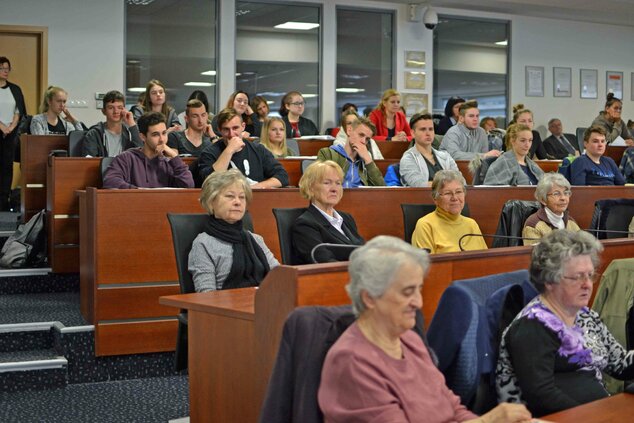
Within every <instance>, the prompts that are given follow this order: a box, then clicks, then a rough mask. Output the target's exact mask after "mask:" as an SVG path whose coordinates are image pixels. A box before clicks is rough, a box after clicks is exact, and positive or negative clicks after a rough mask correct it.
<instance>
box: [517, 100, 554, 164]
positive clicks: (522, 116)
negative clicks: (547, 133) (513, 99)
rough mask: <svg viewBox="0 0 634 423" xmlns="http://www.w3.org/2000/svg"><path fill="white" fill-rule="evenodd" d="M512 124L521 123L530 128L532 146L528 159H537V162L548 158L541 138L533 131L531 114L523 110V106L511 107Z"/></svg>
mask: <svg viewBox="0 0 634 423" xmlns="http://www.w3.org/2000/svg"><path fill="white" fill-rule="evenodd" d="M513 123H521V124H522V125H526V126H528V127H529V128H530V130H531V132H532V133H533V144H532V145H531V151H530V153H529V155H528V157H530V158H531V159H532V158H535V157H536V158H538V159H539V160H545V159H547V158H548V153H547V152H546V147H544V144H543V142H542V137H541V135H539V132H537V131H536V130H534V129H533V128H534V126H535V121H534V120H533V112H531V111H530V110H528V109H526V108H524V105H523V104H516V105H515V106H513V121H512V122H511V124H513Z"/></svg>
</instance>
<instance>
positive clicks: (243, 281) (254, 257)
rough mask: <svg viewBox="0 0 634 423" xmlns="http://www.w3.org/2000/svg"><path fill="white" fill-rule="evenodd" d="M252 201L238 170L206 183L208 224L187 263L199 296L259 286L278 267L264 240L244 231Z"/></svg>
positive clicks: (213, 176)
mask: <svg viewBox="0 0 634 423" xmlns="http://www.w3.org/2000/svg"><path fill="white" fill-rule="evenodd" d="M251 198H252V193H251V187H250V186H249V183H248V182H247V180H246V178H245V177H244V175H242V173H241V172H240V171H239V170H237V169H229V170H226V171H224V172H214V173H212V174H211V175H210V176H209V177H208V178H207V179H205V182H204V183H203V186H202V190H201V192H200V204H201V205H202V206H203V208H204V209H205V210H206V211H207V212H208V213H209V222H208V223H207V226H206V228H205V232H202V233H200V234H199V235H198V236H197V237H196V239H194V242H193V244H192V250H191V252H190V253H189V263H188V265H189V272H190V273H191V274H192V279H193V281H194V285H195V287H196V292H206V291H215V290H219V289H232V288H244V287H247V286H258V285H259V284H260V282H262V279H264V277H265V276H266V274H267V273H268V272H269V270H270V269H272V268H273V267H276V266H279V263H278V261H277V260H276V259H275V257H273V253H271V250H269V248H268V247H267V246H266V244H265V243H264V240H263V239H262V237H261V236H260V235H256V234H254V233H252V232H249V231H247V230H246V229H244V228H243V227H242V218H243V217H244V213H245V212H246V208H247V205H248V204H249V203H250V202H251Z"/></svg>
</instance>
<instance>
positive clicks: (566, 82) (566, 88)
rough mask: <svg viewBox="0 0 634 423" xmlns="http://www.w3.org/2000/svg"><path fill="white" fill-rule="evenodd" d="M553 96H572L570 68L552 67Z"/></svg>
mask: <svg viewBox="0 0 634 423" xmlns="http://www.w3.org/2000/svg"><path fill="white" fill-rule="evenodd" d="M553 97H572V68H559V67H554V68H553Z"/></svg>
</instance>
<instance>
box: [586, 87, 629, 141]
mask: <svg viewBox="0 0 634 423" xmlns="http://www.w3.org/2000/svg"><path fill="white" fill-rule="evenodd" d="M622 111H623V102H622V101H621V99H620V98H617V97H615V96H614V93H608V97H607V100H606V102H605V108H604V110H603V111H602V112H600V113H599V116H597V117H596V118H595V119H594V121H592V125H591V126H594V125H599V126H601V127H602V128H603V129H605V140H606V141H607V143H608V144H610V143H612V141H614V140H615V139H617V138H618V137H621V138H623V139H624V140H625V143H626V144H627V145H628V146H630V147H631V146H633V145H634V141H633V140H632V134H630V131H629V130H628V129H627V125H626V124H625V122H624V121H623V119H621V112H622Z"/></svg>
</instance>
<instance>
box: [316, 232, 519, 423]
mask: <svg viewBox="0 0 634 423" xmlns="http://www.w3.org/2000/svg"><path fill="white" fill-rule="evenodd" d="M428 268H429V256H428V255H427V253H425V252H424V251H421V250H417V249H415V248H413V247H411V246H409V245H407V243H405V242H404V241H402V240H400V239H397V238H394V237H389V236H378V237H376V238H374V239H373V240H371V241H370V242H368V243H367V244H366V245H365V246H363V247H360V248H359V249H357V250H355V251H354V252H353V253H352V255H351V256H350V265H349V267H348V272H349V274H350V283H349V284H348V286H347V287H346V289H347V291H348V295H349V296H350V299H351V301H352V309H353V311H354V314H355V315H356V316H357V319H356V321H355V322H354V323H352V325H350V326H349V327H348V329H346V331H345V332H344V333H343V334H342V335H341V336H340V337H339V339H338V340H337V342H335V344H334V345H333V346H332V348H330V350H329V351H328V354H327V355H326V360H325V362H324V366H323V369H322V372H321V384H320V386H319V391H318V401H319V406H320V408H321V411H322V412H323V413H324V421H326V422H423V421H424V422H426V423H440V422H487V423H493V422H496V423H497V422H500V423H502V422H509V423H512V422H528V421H530V419H531V415H530V413H529V412H528V411H527V410H526V408H525V407H524V406H523V405H521V404H501V405H498V406H497V407H495V408H494V409H493V410H491V411H489V412H488V413H486V414H485V415H484V416H482V417H480V418H478V416H476V415H475V414H473V413H471V412H470V411H469V410H467V409H466V407H465V406H464V405H462V404H460V398H459V397H458V396H456V395H455V394H454V393H453V392H452V391H451V390H450V389H449V388H448V387H447V386H446V385H445V378H444V377H443V375H442V373H440V371H439V370H438V368H437V367H436V366H435V365H434V362H433V360H432V358H431V354H430V352H429V350H428V349H427V346H426V345H425V344H424V343H423V340H422V339H421V337H420V336H419V335H418V334H417V333H416V332H414V331H413V330H411V329H412V328H413V327H414V325H415V324H416V311H417V310H419V309H420V308H421V307H422V306H423V297H422V288H423V278H424V277H425V273H426V272H427V270H428Z"/></svg>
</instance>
